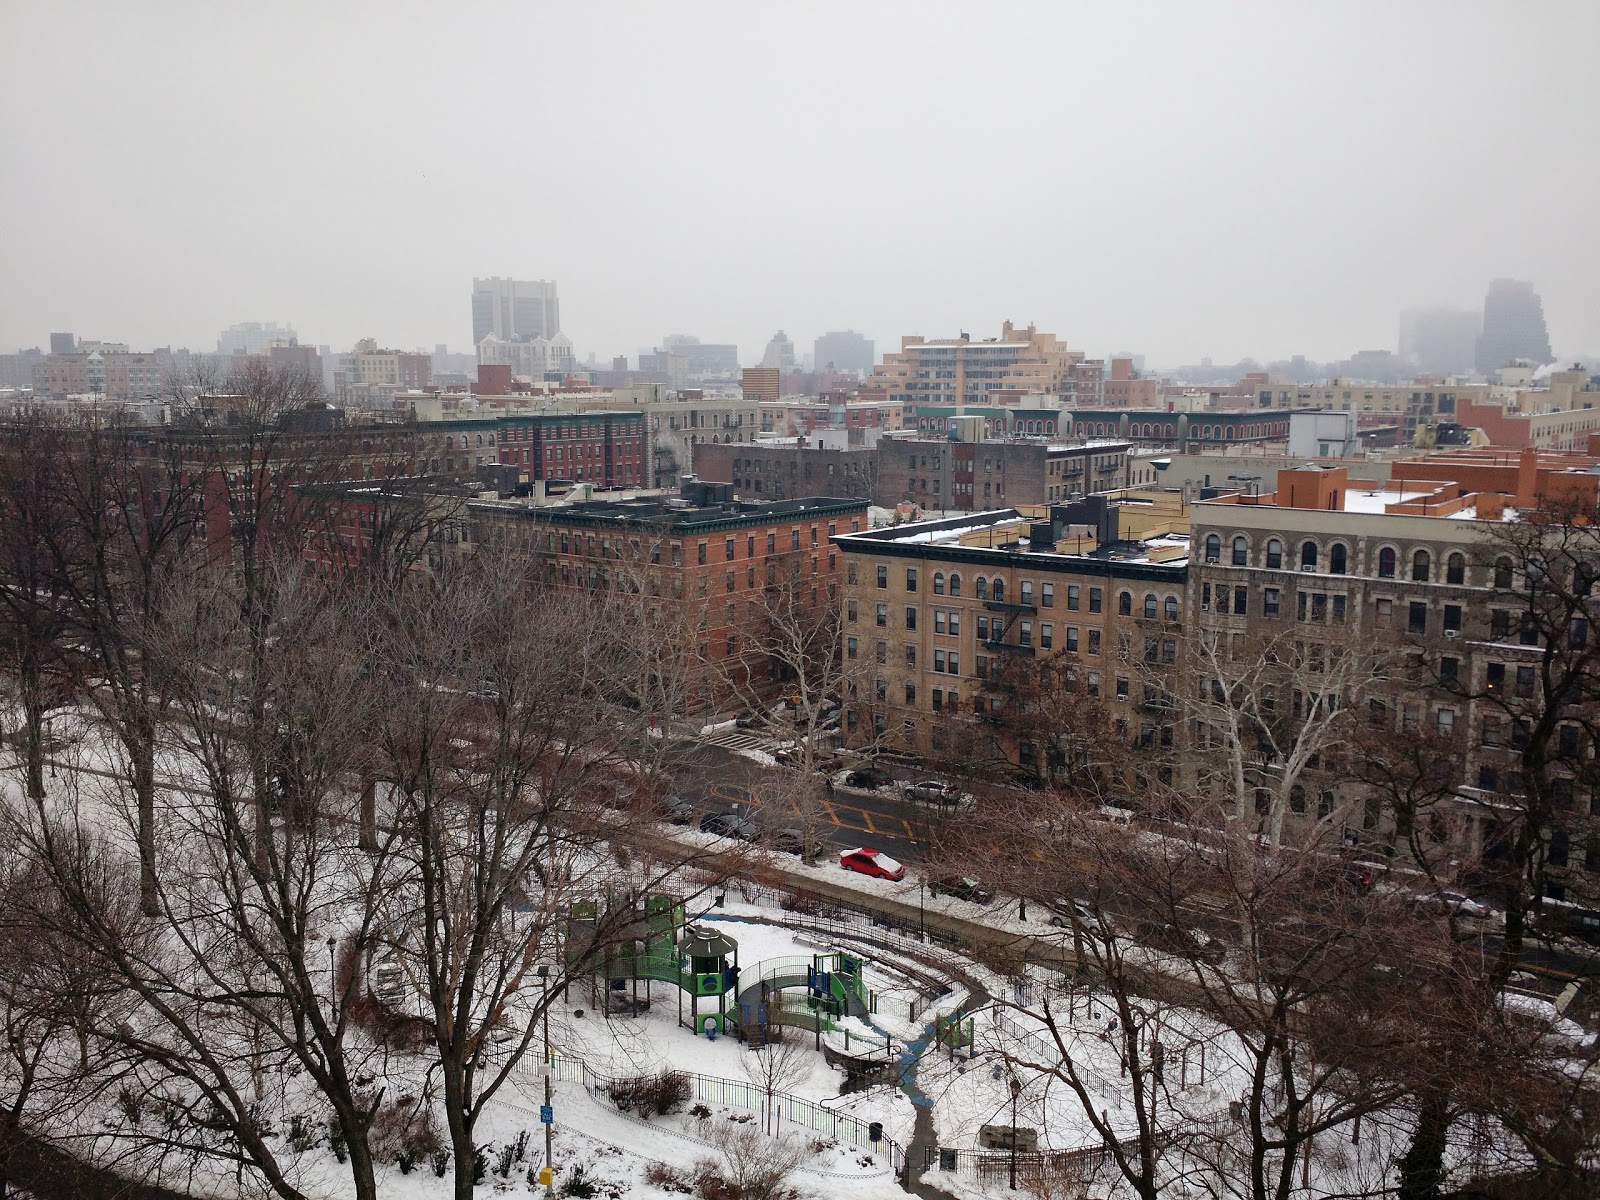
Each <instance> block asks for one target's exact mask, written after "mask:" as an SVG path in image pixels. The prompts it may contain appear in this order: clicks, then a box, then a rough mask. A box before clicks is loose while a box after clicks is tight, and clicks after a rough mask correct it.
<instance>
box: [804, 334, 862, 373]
mask: <svg viewBox="0 0 1600 1200" xmlns="http://www.w3.org/2000/svg"><path fill="white" fill-rule="evenodd" d="M874 350H875V347H874V346H873V344H872V339H871V338H864V337H862V336H861V335H860V334H859V333H856V332H854V331H853V330H845V331H844V332H843V333H825V334H823V335H822V336H821V337H819V338H818V339H817V340H816V341H814V342H812V343H811V360H812V366H813V367H814V368H815V369H817V370H818V371H826V370H827V369H828V368H829V367H830V366H831V367H832V368H833V369H834V370H835V371H870V370H872V368H873V367H875V366H877V365H878V359H877V356H876V354H875V353H874Z"/></svg>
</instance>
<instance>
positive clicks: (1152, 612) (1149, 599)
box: [1144, 592, 1156, 621]
mask: <svg viewBox="0 0 1600 1200" xmlns="http://www.w3.org/2000/svg"><path fill="white" fill-rule="evenodd" d="M1144 616H1145V620H1147V621H1153V620H1155V619H1156V594H1155V593H1154V592H1146V593H1145V597H1144Z"/></svg>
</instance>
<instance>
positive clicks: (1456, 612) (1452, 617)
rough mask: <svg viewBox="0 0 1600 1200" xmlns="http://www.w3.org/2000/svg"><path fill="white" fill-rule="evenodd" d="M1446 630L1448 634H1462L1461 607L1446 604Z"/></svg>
mask: <svg viewBox="0 0 1600 1200" xmlns="http://www.w3.org/2000/svg"><path fill="white" fill-rule="evenodd" d="M1444 628H1445V632H1446V633H1460V632H1461V605H1459V604H1446V605H1445V606H1444Z"/></svg>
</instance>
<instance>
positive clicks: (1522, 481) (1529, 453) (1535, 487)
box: [1516, 446, 1539, 506]
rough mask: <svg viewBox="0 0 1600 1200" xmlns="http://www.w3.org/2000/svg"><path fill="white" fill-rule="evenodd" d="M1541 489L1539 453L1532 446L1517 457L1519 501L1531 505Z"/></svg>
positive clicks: (1521, 503) (1517, 498)
mask: <svg viewBox="0 0 1600 1200" xmlns="http://www.w3.org/2000/svg"><path fill="white" fill-rule="evenodd" d="M1538 491H1539V453H1538V451H1536V450H1534V449H1533V448H1532V447H1531V446H1530V447H1529V448H1528V449H1526V450H1524V451H1523V452H1522V454H1521V456H1520V457H1519V458H1518V459H1517V496H1516V500H1517V503H1518V504H1520V505H1523V506H1531V505H1532V504H1533V502H1534V500H1535V499H1536V497H1537V493H1538Z"/></svg>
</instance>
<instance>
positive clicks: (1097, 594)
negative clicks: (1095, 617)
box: [1089, 587, 1105, 613]
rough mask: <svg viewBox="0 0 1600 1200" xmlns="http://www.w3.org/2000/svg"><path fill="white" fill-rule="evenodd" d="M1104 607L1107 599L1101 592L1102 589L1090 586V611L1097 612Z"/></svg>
mask: <svg viewBox="0 0 1600 1200" xmlns="http://www.w3.org/2000/svg"><path fill="white" fill-rule="evenodd" d="M1104 607H1105V599H1104V595H1103V594H1102V592H1101V589H1099V588H1097V587H1092V588H1090V589H1089V611H1090V612H1092V613H1097V612H1100V611H1101V610H1102V609H1103V608H1104Z"/></svg>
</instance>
